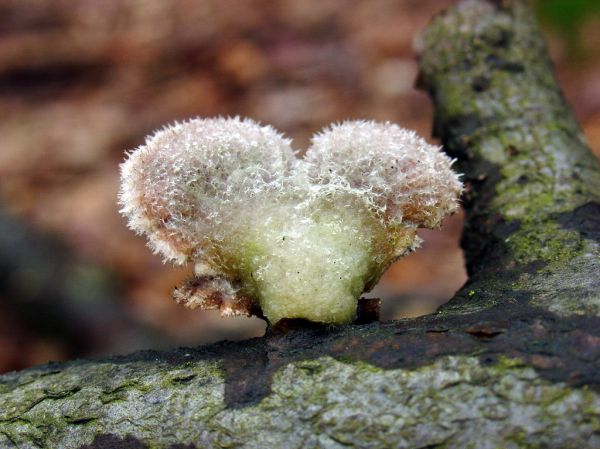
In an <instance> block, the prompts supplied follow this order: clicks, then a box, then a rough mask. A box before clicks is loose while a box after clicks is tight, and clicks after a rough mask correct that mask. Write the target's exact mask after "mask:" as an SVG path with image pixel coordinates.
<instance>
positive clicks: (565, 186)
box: [0, 0, 600, 449]
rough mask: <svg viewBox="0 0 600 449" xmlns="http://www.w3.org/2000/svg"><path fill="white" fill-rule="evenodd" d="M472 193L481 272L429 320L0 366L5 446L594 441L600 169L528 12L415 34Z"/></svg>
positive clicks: (486, 5)
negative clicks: (6, 370)
mask: <svg viewBox="0 0 600 449" xmlns="http://www.w3.org/2000/svg"><path fill="white" fill-rule="evenodd" d="M421 45H422V56H421V69H422V73H421V81H422V85H423V86H424V87H425V88H426V89H427V90H428V91H429V92H430V94H431V96H432V98H433V101H434V103H435V110H436V120H435V131H436V133H437V134H438V135H439V136H440V137H441V138H442V139H443V141H444V145H445V146H446V148H447V149H448V151H449V152H450V153H451V154H453V155H454V156H455V157H457V158H458V159H459V161H460V170H462V171H463V172H464V173H465V180H466V181H467V183H468V185H469V190H468V191H467V194H466V199H465V206H466V208H467V211H468V215H467V225H466V229H465V233H464V238H463V244H464V247H465V251H466V255H467V260H468V268H469V274H470V279H469V282H468V284H467V285H466V286H465V288H463V289H462V290H461V291H460V292H459V293H458V294H457V295H456V297H455V298H454V299H452V300H451V301H450V303H448V304H447V305H446V306H445V307H443V308H442V309H441V310H440V311H439V312H438V313H436V314H433V315H430V316H426V317H422V318H418V319H414V320H403V321H398V322H392V323H371V324H367V325H360V326H359V325H354V326H345V327H340V328H326V327H319V326H316V325H315V326H311V327H304V328H301V329H295V330H289V331H288V332H286V333H277V332H273V333H270V334H269V335H267V336H265V337H264V338H259V339H253V340H249V341H245V342H239V343H220V344H216V345H212V346H207V347H203V348H198V349H180V350H175V351H170V352H143V353H137V354H133V355H130V356H125V357H118V358H110V359H106V360H100V361H75V362H71V363H65V364H50V365H46V366H42V367H38V368H34V369H30V370H26V371H23V372H20V373H14V374H8V375H4V376H2V377H0V448H48V449H49V448H213V447H223V448H224V447H245V448H271V447H272V448H345V447H363V448H382V447H390V448H391V447H393V448H411V447H415V448H416V447H421V448H422V447H428V448H434V447H436V448H442V447H448V448H468V447H473V448H500V447H501V448H518V447H544V448H554V447H556V448H570V447H572V448H585V447H590V448H591V447H600V361H599V360H600V316H599V315H600V288H599V287H600V277H599V276H598V274H599V273H600V270H599V268H600V249H599V241H600V198H599V193H600V185H599V183H600V170H599V168H598V165H597V163H596V161H595V159H594V158H593V157H592V156H591V154H590V153H589V152H588V150H587V148H586V147H585V143H584V141H583V138H582V136H581V132H580V130H579V128H578V126H577V124H576V123H575V121H574V119H573V117H572V115H571V113H570V112H569V110H568V108H567V106H566V105H565V103H564V100H563V98H562V96H561V93H560V91H559V89H558V87H557V85H556V82H555V80H554V77H553V74H552V68H551V64H550V62H549V60H548V57H547V54H546V50H545V47H544V44H543V42H542V39H541V37H540V34H539V31H538V30H537V28H536V26H535V23H534V21H533V19H532V17H531V13H530V11H529V9H528V6H527V4H526V3H525V2H524V1H521V0H514V1H506V0H505V1H500V0H498V1H490V0H465V1H463V2H461V3H460V4H458V5H457V6H456V7H454V8H452V9H450V10H448V11H447V12H446V13H444V14H442V15H440V16H439V17H437V18H436V19H434V21H433V22H432V23H431V25H430V26H429V28H428V29H427V30H426V32H425V33H424V35H423V37H422V41H421Z"/></svg>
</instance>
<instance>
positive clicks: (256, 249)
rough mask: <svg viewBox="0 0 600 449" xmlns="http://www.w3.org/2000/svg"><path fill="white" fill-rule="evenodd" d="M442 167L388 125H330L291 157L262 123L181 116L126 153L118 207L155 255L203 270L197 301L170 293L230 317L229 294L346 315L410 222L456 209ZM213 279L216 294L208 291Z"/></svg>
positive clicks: (426, 148) (407, 244)
mask: <svg viewBox="0 0 600 449" xmlns="http://www.w3.org/2000/svg"><path fill="white" fill-rule="evenodd" d="M450 165H451V161H450V159H449V158H448V157H447V156H446V155H444V154H443V153H442V152H441V151H440V150H439V148H437V147H434V146H431V145H428V144H427V143H426V142H425V141H424V140H423V139H421V138H419V137H417V136H416V135H415V134H414V133H413V132H412V131H407V130H404V129H402V128H400V127H398V126H396V125H392V124H389V123H386V124H378V123H373V122H363V121H358V122H346V123H342V124H340V125H334V126H332V127H331V128H329V129H327V130H325V131H324V132H323V133H321V134H319V135H317V136H316V137H315V138H314V139H313V142H312V146H311V148H310V149H309V150H308V152H307V154H306V157H305V158H304V159H296V158H295V156H294V154H293V151H292V149H291V147H290V142H289V140H287V139H285V138H284V137H282V136H281V135H280V134H278V133H277V132H276V131H275V130H274V129H273V128H271V127H268V126H260V125H258V124H257V123H255V122H253V121H251V120H247V119H246V120H240V119H238V118H233V119H223V118H218V119H192V120H190V121H187V122H185V123H179V124H176V125H174V126H171V127H167V128H165V129H163V130H161V131H158V132H157V133H156V134H154V135H153V136H151V137H149V138H148V139H147V141H146V143H145V145H143V146H141V147H139V148H138V149H137V150H135V151H134V152H132V153H131V154H130V155H129V158H128V159H127V161H125V163H124V164H123V165H122V184H121V191H120V203H121V205H122V213H123V214H124V215H125V216H127V217H128V219H129V226H130V227H131V228H132V229H133V230H135V231H136V232H138V233H144V234H146V236H147V237H148V240H149V243H150V246H151V247H152V248H153V249H154V250H155V251H156V252H159V253H161V254H162V255H163V256H164V257H165V258H166V259H167V260H170V261H173V262H175V263H179V264H181V263H185V262H186V261H190V260H191V261H193V262H194V263H195V264H196V271H197V275H198V276H200V277H201V276H205V279H206V281H203V283H202V285H203V288H202V289H196V291H195V292H193V293H190V295H195V297H194V298H193V299H189V300H187V301H186V300H185V297H186V293H185V292H183V293H182V292H181V291H180V292H178V301H179V302H183V303H187V304H188V305H189V306H191V307H199V305H202V304H211V307H210V308H217V307H216V306H215V298H224V297H227V298H230V299H229V300H228V303H227V304H228V305H227V307H226V309H227V310H228V314H234V313H233V312H232V311H235V304H234V303H232V301H231V298H235V297H236V295H238V296H239V298H243V302H244V304H247V302H248V298H252V300H253V301H255V302H256V303H257V304H258V305H260V308H261V310H262V312H263V314H264V315H265V316H266V317H267V319H268V320H269V322H271V323H272V324H274V323H276V322H277V321H279V320H281V319H282V318H305V319H309V320H312V321H318V322H326V323H347V322H351V321H352V320H353V319H354V317H355V313H356V304H357V300H358V297H359V296H360V294H361V293H363V292H364V291H365V290H368V289H370V288H372V286H373V285H374V284H375V283H376V282H377V280H378V279H379V277H380V276H381V274H383V272H384V271H385V269H387V267H388V266H389V265H390V264H391V263H392V262H393V261H394V260H396V259H397V258H398V257H400V256H402V255H403V254H405V253H406V252H408V251H410V250H412V249H413V248H414V247H416V246H418V237H417V236H416V228H417V227H437V226H439V225H440V222H441V220H442V218H443V216H444V215H446V214H447V213H450V212H453V211H455V210H456V208H457V207H458V203H457V201H458V197H459V196H460V193H461V189H462V186H461V183H460V182H459V181H458V177H457V175H456V174H455V173H453V172H452V170H451V169H450ZM214 276H219V280H218V281H217V280H215V278H214ZM210 279H212V280H210ZM224 282H228V283H229V284H227V292H226V294H222V295H219V294H215V293H214V292H213V293H211V292H210V291H209V289H207V286H211V285H225V284H223V283H224ZM233 286H235V288H234V287H233ZM217 293H218V292H217ZM182 298H184V299H182ZM241 302H242V299H240V304H241ZM230 304H233V305H231V306H230ZM206 308H208V306H206ZM224 309H225V308H224V307H223V306H222V305H221V310H224Z"/></svg>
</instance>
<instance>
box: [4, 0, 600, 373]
mask: <svg viewBox="0 0 600 449" xmlns="http://www.w3.org/2000/svg"><path fill="white" fill-rule="evenodd" d="M451 3H452V1H450V0H371V1H352V0H303V1H296V0H276V1H275V0H273V1H269V0H196V1H192V0H163V1H153V0H131V1H127V2H123V1H120V0H77V1H73V0H4V1H1V2H0V372H4V371H8V370H13V369H22V368H25V367H27V366H31V365H35V364H38V363H45V362H47V361H49V360H63V359H68V358H73V357H89V356H100V355H105V354H110V353H124V352H129V351H132V350H135V349H140V348H150V347H154V348H161V347H162V348H166V347H172V346H177V345H197V344H201V343H206V342H210V341H216V340H219V339H223V338H228V339H237V338H247V337H249V336H257V335H261V334H262V333H263V331H264V324H263V323H262V322H261V321H259V320H257V319H249V318H238V319H221V318H219V317H218V316H217V314H215V313H206V312H198V311H188V310H185V309H183V308H181V307H180V306H178V305H176V304H175V303H173V301H171V299H170V291H171V289H172V288H173V286H175V285H176V284H177V283H178V282H180V281H181V280H182V279H184V278H185V277H186V276H188V275H189V274H190V269H189V268H188V269H175V268H172V267H169V266H165V265H162V263H161V261H160V259H159V257H156V256H153V255H152V254H151V253H150V251H149V250H148V249H147V248H146V247H145V243H144V239H143V238H141V237H136V236H134V235H133V233H131V232H130V231H129V230H127V229H126V227H125V221H124V219H122V218H121V217H120V216H119V214H118V213H117V205H116V193H117V190H118V182H119V174H118V165H119V163H120V162H121V161H122V159H123V153H124V151H125V150H126V149H132V148H135V147H136V146H137V145H139V144H141V143H142V142H143V138H144V136H145V135H146V134H148V133H150V132H151V131H153V130H154V129H156V128H158V127H161V126H162V125H163V124H165V123H167V122H172V121H174V120H177V119H184V118H187V117H190V116H214V115H242V116H249V117H253V118H255V119H257V120H260V121H262V122H264V123H270V124H272V125H274V126H275V127H277V128H278V129H279V130H281V131H283V132H285V133H286V134H287V135H289V136H291V137H293V138H294V142H295V146H296V147H297V148H303V147H305V146H306V145H307V144H308V141H309V138H310V135H311V134H312V133H314V132H315V131H318V130H319V129H320V128H321V127H323V126H325V125H327V124H328V123H330V122H332V121H339V120H344V119H349V118H350V119H351V118H367V119H375V120H381V121H384V120H390V121H393V122H397V123H399V124H401V125H403V126H406V127H410V128H414V129H416V130H417V131H418V132H419V133H420V134H421V135H423V136H426V137H427V138H428V139H429V140H430V141H434V140H433V139H431V138H430V129H431V116H432V110H431V105H430V104H429V101H428V99H427V97H426V95H425V94H424V93H423V92H420V91H418V90H416V89H415V88H414V83H415V79H416V76H417V63H416V59H415V55H414V52H413V40H414V38H415V36H416V34H417V33H418V31H419V30H420V29H422V28H423V27H424V26H425V25H426V24H427V22H428V21H429V19H430V18H431V16H432V15H433V14H435V13H436V12H438V11H440V10H442V9H443V8H445V7H447V6H448V5H449V4H451ZM598 3H599V2H596V1H595V0H545V1H543V2H542V1H540V2H538V6H539V7H538V10H539V11H538V12H539V16H540V18H541V19H542V23H543V24H544V30H545V32H546V33H547V37H548V40H549V43H550V48H551V53H552V56H553V59H554V61H555V63H556V65H557V71H558V77H559V80H560V82H561V84H562V86H563V88H564V89H565V92H566V96H567V99H568V100H569V102H570V103H571V104H572V106H573V107H574V109H575V112H576V114H577V117H578V118H579V120H580V122H581V123H582V126H583V128H584V131H585V133H586V135H587V137H588V140H589V142H590V145H591V146H592V148H593V149H594V151H595V152H596V154H600V15H599V14H598V12H599V10H600V8H599V5H598ZM461 226H462V216H461V215H460V214H459V215H456V216H454V217H451V218H450V219H448V220H447V221H446V223H445V227H444V228H443V230H441V231H423V232H422V233H421V235H422V236H423V237H424V238H425V244H424V246H423V248H422V249H421V250H419V251H417V252H416V253H414V254H413V255H411V256H409V257H407V258H405V259H403V260H401V261H399V262H398V263H397V264H396V265H394V266H393V267H392V268H391V269H390V270H389V271H388V273H387V274H386V275H385V276H384V278H383V279H382V281H381V282H380V284H379V285H378V286H377V287H376V288H375V290H374V291H373V292H372V293H371V294H370V295H371V296H378V297H381V298H383V299H384V308H383V318H384V319H394V318H400V317H406V316H416V315H421V314H424V313H428V312H431V311H433V310H434V309H435V307H437V306H438V305H439V304H441V303H443V302H444V301H446V300H447V299H448V298H450V297H451V296H452V294H453V293H454V291H455V290H457V289H458V288H459V287H460V286H461V285H462V283H463V282H464V281H465V279H466V275H465V272H464V268H463V259H462V253H461V251H460V248H459V246H458V239H459V235H460V229H461Z"/></svg>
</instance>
